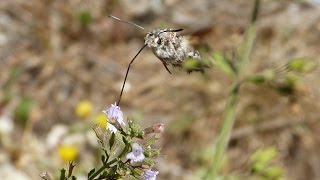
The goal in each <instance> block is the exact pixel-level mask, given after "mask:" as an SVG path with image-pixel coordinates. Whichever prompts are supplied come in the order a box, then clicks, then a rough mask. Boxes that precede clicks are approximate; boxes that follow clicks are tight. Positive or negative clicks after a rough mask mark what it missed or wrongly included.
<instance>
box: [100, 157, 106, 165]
mask: <svg viewBox="0 0 320 180" xmlns="http://www.w3.org/2000/svg"><path fill="white" fill-rule="evenodd" d="M101 162H102V164H104V163H105V162H106V157H105V156H104V155H101Z"/></svg>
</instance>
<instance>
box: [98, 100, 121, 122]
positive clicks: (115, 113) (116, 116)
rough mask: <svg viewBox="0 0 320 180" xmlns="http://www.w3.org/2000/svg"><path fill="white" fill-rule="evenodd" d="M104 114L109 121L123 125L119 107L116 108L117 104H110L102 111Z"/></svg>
mask: <svg viewBox="0 0 320 180" xmlns="http://www.w3.org/2000/svg"><path fill="white" fill-rule="evenodd" d="M102 112H103V113H105V114H106V115H107V117H108V121H109V120H116V121H117V122H118V123H119V124H120V125H125V123H124V121H123V113H122V111H121V110H120V107H119V106H117V103H114V104H111V107H109V108H108V109H106V110H104V111H102Z"/></svg>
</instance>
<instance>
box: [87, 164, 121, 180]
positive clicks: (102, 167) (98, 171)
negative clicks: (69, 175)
mask: <svg viewBox="0 0 320 180" xmlns="http://www.w3.org/2000/svg"><path fill="white" fill-rule="evenodd" d="M116 161H117V159H114V160H112V161H110V162H108V163H106V164H103V165H102V166H101V167H100V168H99V169H98V170H97V171H96V172H94V173H93V174H92V175H91V176H90V177H89V178H88V180H93V179H94V178H95V177H96V176H98V175H99V174H100V173H102V171H103V170H105V169H106V168H107V167H109V166H110V165H111V164H113V163H115V162H116Z"/></svg>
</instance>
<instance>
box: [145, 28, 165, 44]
mask: <svg viewBox="0 0 320 180" xmlns="http://www.w3.org/2000/svg"><path fill="white" fill-rule="evenodd" d="M162 32H163V30H154V31H151V32H149V33H148V34H147V35H146V37H145V38H144V44H146V45H147V46H149V47H150V48H156V47H159V46H160V45H161V44H162V37H161V35H160V34H161V33H162Z"/></svg>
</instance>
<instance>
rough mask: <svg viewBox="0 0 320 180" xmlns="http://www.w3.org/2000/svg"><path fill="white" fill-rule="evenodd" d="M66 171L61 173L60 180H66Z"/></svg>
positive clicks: (62, 170) (63, 170)
mask: <svg viewBox="0 0 320 180" xmlns="http://www.w3.org/2000/svg"><path fill="white" fill-rule="evenodd" d="M66 179H67V178H66V170H65V169H64V168H63V169H61V171H60V180H66Z"/></svg>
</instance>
